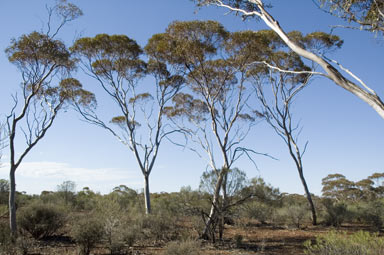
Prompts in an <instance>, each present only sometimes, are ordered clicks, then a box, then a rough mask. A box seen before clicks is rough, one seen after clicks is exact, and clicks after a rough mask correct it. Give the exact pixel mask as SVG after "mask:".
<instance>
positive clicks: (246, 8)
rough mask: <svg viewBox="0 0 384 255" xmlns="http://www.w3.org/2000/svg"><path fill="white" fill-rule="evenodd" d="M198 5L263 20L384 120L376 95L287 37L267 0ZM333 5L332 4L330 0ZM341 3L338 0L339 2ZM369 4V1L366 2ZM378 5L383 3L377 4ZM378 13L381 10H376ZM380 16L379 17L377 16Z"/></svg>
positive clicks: (207, 0)
mask: <svg viewBox="0 0 384 255" xmlns="http://www.w3.org/2000/svg"><path fill="white" fill-rule="evenodd" d="M194 1H195V2H196V3H197V4H198V6H203V5H215V6H219V7H223V8H226V9H228V10H230V11H232V12H234V13H236V14H240V15H241V16H242V17H243V18H256V19H257V20H262V21H263V22H264V23H265V24H266V25H267V26H268V27H269V28H270V29H272V30H273V31H275V32H276V34H277V35H278V36H279V37H280V38H281V40H282V41H283V42H284V43H285V44H286V45H287V47H289V48H290V49H291V50H292V51H293V52H295V53H297V54H298V55H299V56H301V57H303V58H305V59H308V60H309V61H312V62H314V63H316V64H318V65H319V66H320V67H321V68H322V69H323V70H324V72H320V73H317V74H318V75H321V76H324V77H326V78H328V79H330V80H332V81H333V82H334V83H335V84H336V85H338V86H340V87H341V88H343V89H345V90H347V91H349V92H350V93H352V94H354V95H355V96H357V97H358V98H359V99H361V100H363V101H364V102H365V103H367V104H368V105H369V106H371V107H372V108H373V109H374V110H375V111H376V112H377V113H378V114H379V115H380V116H381V117H382V118H384V102H383V101H382V99H381V98H380V97H379V96H378V95H377V93H376V92H375V91H374V90H373V89H371V88H369V87H368V86H367V85H366V84H365V83H364V82H363V81H362V80H361V79H360V78H359V77H357V76H356V75H355V74H354V73H353V72H351V71H350V70H348V69H347V68H345V67H344V66H343V65H341V64H340V63H339V62H337V61H335V60H332V59H329V58H327V57H326V56H324V55H322V54H319V53H318V52H316V51H311V50H309V49H306V48H305V47H303V46H302V45H301V44H300V43H298V42H297V41H296V40H295V38H294V37H291V36H289V34H287V33H286V32H285V31H284V29H283V28H282V27H281V25H280V24H279V22H278V20H276V19H275V18H274V17H273V16H272V15H271V14H270V13H269V12H268V11H267V7H268V6H267V5H266V1H263V0H194ZM332 2H334V1H332ZM339 2H340V1H339ZM342 2H350V3H352V2H353V3H362V2H365V1H349V0H345V1H342ZM366 2H367V3H368V2H371V1H366ZM377 3H380V4H379V5H380V6H381V4H382V1H377ZM379 10H380V12H381V11H382V7H380V8H379ZM378 14H379V16H380V17H381V14H380V13H378ZM343 72H344V73H345V74H346V75H349V76H351V77H352V79H353V80H355V82H354V81H352V80H350V79H348V78H347V77H346V75H343Z"/></svg>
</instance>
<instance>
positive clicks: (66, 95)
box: [5, 1, 94, 235]
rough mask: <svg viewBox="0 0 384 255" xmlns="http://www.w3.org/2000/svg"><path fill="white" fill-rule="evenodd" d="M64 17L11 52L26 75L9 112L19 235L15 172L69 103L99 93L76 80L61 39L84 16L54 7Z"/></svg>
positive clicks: (65, 6)
mask: <svg viewBox="0 0 384 255" xmlns="http://www.w3.org/2000/svg"><path fill="white" fill-rule="evenodd" d="M49 11H50V12H49V14H50V17H51V15H52V13H53V12H56V14H57V15H58V16H59V17H60V18H61V23H60V25H59V27H58V29H56V30H55V31H53V32H51V29H50V23H48V27H49V28H48V32H47V33H46V34H44V33H41V32H32V33H30V34H27V35H22V36H21V37H20V38H18V39H13V40H12V42H11V45H10V46H9V47H8V48H7V49H6V50H5V52H6V54H7V55H8V59H9V61H10V62H11V63H12V64H14V65H15V66H16V67H17V69H18V70H19V72H20V73H21V78H22V82H21V86H20V89H21V92H20V93H19V94H17V93H15V94H14V95H13V102H14V103H13V106H12V109H11V110H10V113H9V114H8V115H7V120H6V127H7V133H8V136H9V137H8V139H9V140H8V142H9V150H10V152H9V160H10V172H9V182H10V192H9V214H10V217H9V220H10V228H11V232H12V234H13V235H16V233H17V232H16V231H17V225H16V204H15V195H16V178H15V173H16V170H17V169H18V167H19V166H20V164H21V163H22V161H23V159H24V158H25V157H26V156H27V155H28V153H29V152H30V151H31V150H32V149H33V148H34V147H35V146H36V145H37V144H38V142H39V141H40V140H41V139H42V138H43V137H44V136H45V134H46V132H47V131H48V130H49V129H50V128H51V127H52V125H53V123H54V121H55V119H56V117H57V115H58V114H59V112H61V111H62V110H63V109H64V108H65V107H66V106H68V105H69V104H72V103H76V104H78V105H79V107H89V106H92V104H93V102H94V101H93V99H94V97H93V94H92V93H90V92H88V91H86V90H84V89H82V86H81V84H80V82H79V81H77V80H76V79H73V78H71V77H70V76H69V75H70V72H71V71H72V70H73V68H74V67H75V61H74V60H73V58H72V54H71V53H70V51H69V50H68V49H67V48H66V46H65V44H64V43H63V42H62V41H60V40H58V39H55V36H56V35H57V34H58V32H59V31H60V29H61V28H62V27H63V26H64V25H65V24H66V23H67V22H69V21H71V20H73V19H76V18H77V17H78V16H80V15H82V12H81V10H80V9H78V8H77V7H76V6H75V5H72V4H70V3H67V2H66V1H62V2H60V3H59V4H58V5H56V6H55V7H54V8H52V9H50V10H49ZM19 139H21V140H23V139H24V141H25V146H24V147H23V148H21V149H18V148H17V146H19V145H20V144H19V143H18V142H17V140H19Z"/></svg>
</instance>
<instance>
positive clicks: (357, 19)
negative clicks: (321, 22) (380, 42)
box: [315, 0, 384, 35]
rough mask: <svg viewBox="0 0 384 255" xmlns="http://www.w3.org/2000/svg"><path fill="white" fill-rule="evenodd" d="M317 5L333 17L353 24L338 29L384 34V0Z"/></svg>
mask: <svg viewBox="0 0 384 255" xmlns="http://www.w3.org/2000/svg"><path fill="white" fill-rule="evenodd" d="M315 3H316V4H319V5H320V6H319V7H321V8H323V9H324V10H326V11H327V12H328V13H330V14H332V15H333V16H336V17H338V18H341V19H343V20H345V21H346V22H348V23H349V24H352V25H349V26H345V25H338V26H336V27H344V28H350V29H358V30H365V31H369V32H373V33H380V34H382V35H383V33H384V1H383V0H360V1H356V0H317V1H316V2H315Z"/></svg>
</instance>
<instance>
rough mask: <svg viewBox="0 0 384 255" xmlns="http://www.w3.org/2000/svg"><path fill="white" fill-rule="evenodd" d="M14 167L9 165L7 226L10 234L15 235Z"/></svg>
mask: <svg viewBox="0 0 384 255" xmlns="http://www.w3.org/2000/svg"><path fill="white" fill-rule="evenodd" d="M15 172H16V168H15V167H14V166H11V169H10V172H9V186H10V187H9V188H10V189H9V226H10V229H11V234H12V236H16V235H17V225H16V201H15V199H16V179H15Z"/></svg>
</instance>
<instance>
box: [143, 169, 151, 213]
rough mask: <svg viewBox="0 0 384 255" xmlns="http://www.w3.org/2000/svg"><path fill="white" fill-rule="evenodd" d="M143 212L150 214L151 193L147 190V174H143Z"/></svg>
mask: <svg viewBox="0 0 384 255" xmlns="http://www.w3.org/2000/svg"><path fill="white" fill-rule="evenodd" d="M144 200H145V214H151V212H152V210H151V193H150V192H149V175H147V174H146V175H144Z"/></svg>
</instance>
